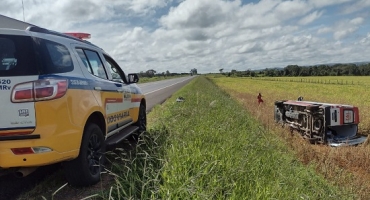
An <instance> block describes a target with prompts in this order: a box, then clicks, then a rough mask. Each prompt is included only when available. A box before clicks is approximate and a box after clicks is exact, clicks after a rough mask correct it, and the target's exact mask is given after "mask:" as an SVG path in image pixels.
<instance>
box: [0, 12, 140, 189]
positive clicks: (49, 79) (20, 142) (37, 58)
mask: <svg viewBox="0 0 370 200" xmlns="http://www.w3.org/2000/svg"><path fill="white" fill-rule="evenodd" d="M86 36H89V34H84V33H68V34H66V33H59V32H55V31H51V30H47V29H44V28H41V27H38V26H34V25H32V24H28V23H24V22H22V21H18V20H15V19H12V18H8V17H6V16H2V15H0V60H1V63H0V64H1V65H0V111H1V113H0V169H1V172H5V171H13V172H16V173H18V174H23V175H27V174H29V173H30V172H32V171H33V170H34V169H35V168H37V167H39V166H44V165H49V164H53V163H59V162H61V163H62V165H63V169H64V171H65V177H66V179H67V181H68V182H69V183H70V184H71V185H73V186H87V185H92V184H95V183H97V182H99V181H100V173H101V171H102V168H103V161H104V158H105V151H106V148H107V147H110V146H114V145H115V144H117V143H119V142H120V141H122V140H123V139H125V138H127V137H128V136H138V135H139V134H140V133H142V132H143V131H145V129H146V101H145V97H144V95H143V94H142V92H141V91H140V89H139V88H138V86H137V85H136V83H137V82H138V80H139V78H138V76H137V75H136V74H127V75H125V73H124V72H123V71H122V69H121V68H120V67H119V65H118V64H117V63H116V62H115V61H114V60H113V59H112V57H110V56H109V55H108V54H107V53H105V52H104V51H103V50H102V49H101V48H99V47H97V46H95V45H93V44H91V43H89V42H87V41H85V40H83V39H82V38H85V37H86Z"/></svg>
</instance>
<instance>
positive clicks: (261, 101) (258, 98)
mask: <svg viewBox="0 0 370 200" xmlns="http://www.w3.org/2000/svg"><path fill="white" fill-rule="evenodd" d="M257 101H258V105H260V104H261V103H263V100H262V95H261V93H258V96H257Z"/></svg>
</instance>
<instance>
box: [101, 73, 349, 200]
mask: <svg viewBox="0 0 370 200" xmlns="http://www.w3.org/2000/svg"><path fill="white" fill-rule="evenodd" d="M178 96H182V97H184V98H185V101H184V102H176V101H175V99H176V97H178ZM149 128H150V129H149V131H148V133H147V134H145V135H144V136H143V140H142V141H140V142H139V145H138V146H137V147H136V152H135V153H134V154H130V155H128V154H127V153H123V155H121V156H117V158H118V159H122V163H121V164H118V165H115V166H116V167H115V168H114V169H113V172H114V173H115V174H116V175H117V176H116V177H117V178H116V183H115V185H114V186H112V187H111V190H110V191H109V192H107V193H105V195H107V196H105V198H114V199H225V198H227V199H354V198H355V196H354V195H353V194H350V193H347V192H345V191H343V190H339V189H338V188H336V187H334V186H332V185H330V184H328V183H327V182H326V181H325V179H324V178H323V177H321V176H320V175H317V174H316V173H315V169H314V168H313V167H310V166H303V165H302V164H301V162H300V161H299V160H297V159H296V158H295V157H294V154H293V153H292V152H290V150H289V149H288V148H287V147H286V146H284V145H282V142H281V141H280V139H279V138H278V137H276V136H275V135H274V134H271V133H269V131H267V130H266V129H265V128H263V127H262V126H261V125H260V123H258V122H257V121H256V120H255V119H254V118H252V117H251V115H249V114H248V112H247V111H245V110H244V108H243V107H242V106H241V105H240V104H238V103H236V102H235V101H234V100H232V99H231V98H230V97H229V96H228V95H227V94H226V93H223V92H222V91H221V90H219V89H218V88H217V87H216V86H215V85H214V84H213V83H211V82H210V81H208V80H207V79H205V78H204V77H199V78H197V79H195V80H194V81H192V82H191V83H190V84H189V85H188V86H187V87H185V88H183V89H181V90H180V91H179V92H177V93H176V94H175V95H174V97H172V98H171V99H169V100H168V101H167V102H166V103H165V104H164V105H162V106H157V107H156V108H155V109H153V111H152V112H151V113H150V114H149Z"/></svg>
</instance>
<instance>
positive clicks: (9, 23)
mask: <svg viewBox="0 0 370 200" xmlns="http://www.w3.org/2000/svg"><path fill="white" fill-rule="evenodd" d="M1 28H4V29H16V30H28V31H32V32H38V33H46V34H52V35H57V36H60V37H65V38H69V39H72V40H77V41H80V42H84V43H86V44H90V45H93V46H95V47H97V48H100V47H98V46H96V45H94V44H92V43H91V42H88V41H86V40H81V39H79V38H76V37H73V36H69V35H66V34H63V33H59V32H56V31H52V30H48V29H45V28H41V27H39V26H36V25H33V24H30V23H27V22H23V21H19V20H17V19H13V18H10V17H7V16H4V15H0V29H1Z"/></svg>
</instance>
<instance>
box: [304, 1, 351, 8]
mask: <svg viewBox="0 0 370 200" xmlns="http://www.w3.org/2000/svg"><path fill="white" fill-rule="evenodd" d="M308 1H309V2H310V3H312V4H313V5H314V6H315V7H319V8H321V7H325V6H331V5H337V4H342V3H347V2H351V1H353V0H308Z"/></svg>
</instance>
